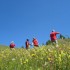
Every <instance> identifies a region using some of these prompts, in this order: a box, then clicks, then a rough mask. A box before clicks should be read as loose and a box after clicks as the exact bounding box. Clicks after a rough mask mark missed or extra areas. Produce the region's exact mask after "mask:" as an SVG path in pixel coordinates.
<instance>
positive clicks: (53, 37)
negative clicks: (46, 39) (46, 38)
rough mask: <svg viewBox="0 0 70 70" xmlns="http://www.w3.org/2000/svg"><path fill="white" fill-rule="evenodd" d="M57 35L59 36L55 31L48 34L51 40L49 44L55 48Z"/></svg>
mask: <svg viewBox="0 0 70 70" xmlns="http://www.w3.org/2000/svg"><path fill="white" fill-rule="evenodd" d="M57 34H60V33H59V32H56V31H55V30H52V32H51V33H50V38H51V42H52V43H55V44H56V47H58V41H57V36H56V35H57Z"/></svg>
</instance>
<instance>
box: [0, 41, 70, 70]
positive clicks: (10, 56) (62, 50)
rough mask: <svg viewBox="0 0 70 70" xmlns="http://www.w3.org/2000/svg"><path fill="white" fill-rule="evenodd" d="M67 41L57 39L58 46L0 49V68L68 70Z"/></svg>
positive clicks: (15, 69) (11, 69)
mask: <svg viewBox="0 0 70 70" xmlns="http://www.w3.org/2000/svg"><path fill="white" fill-rule="evenodd" d="M67 41H68V40H67ZM67 41H62V40H61V41H59V47H55V45H43V46H40V47H37V48H36V47H34V48H31V49H28V50H26V49H24V48H15V49H12V50H10V49H9V48H5V49H0V70H70V41H68V42H67ZM60 42H62V43H60Z"/></svg>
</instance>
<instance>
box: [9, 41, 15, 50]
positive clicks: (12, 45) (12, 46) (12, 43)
mask: <svg viewBox="0 0 70 70" xmlns="http://www.w3.org/2000/svg"><path fill="white" fill-rule="evenodd" d="M12 48H15V44H14V41H12V42H11V43H10V49H12Z"/></svg>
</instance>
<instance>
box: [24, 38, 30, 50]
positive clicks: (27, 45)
mask: <svg viewBox="0 0 70 70" xmlns="http://www.w3.org/2000/svg"><path fill="white" fill-rule="evenodd" d="M25 45H26V49H29V48H30V43H29V39H27V40H26V42H25Z"/></svg>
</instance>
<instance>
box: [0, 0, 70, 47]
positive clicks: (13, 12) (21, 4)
mask: <svg viewBox="0 0 70 70" xmlns="http://www.w3.org/2000/svg"><path fill="white" fill-rule="evenodd" d="M52 29H55V30H56V31H58V32H60V33H61V34H63V35H65V36H67V35H68V36H70V30H69V29H70V0H0V44H3V45H9V44H10V42H11V41H14V42H15V44H16V46H20V47H21V46H22V45H24V46H25V41H26V39H27V38H28V39H30V43H31V41H32V38H33V37H36V38H37V39H38V41H39V44H42V43H45V42H46V41H47V40H48V39H50V37H49V34H50V32H51V30H52Z"/></svg>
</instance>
